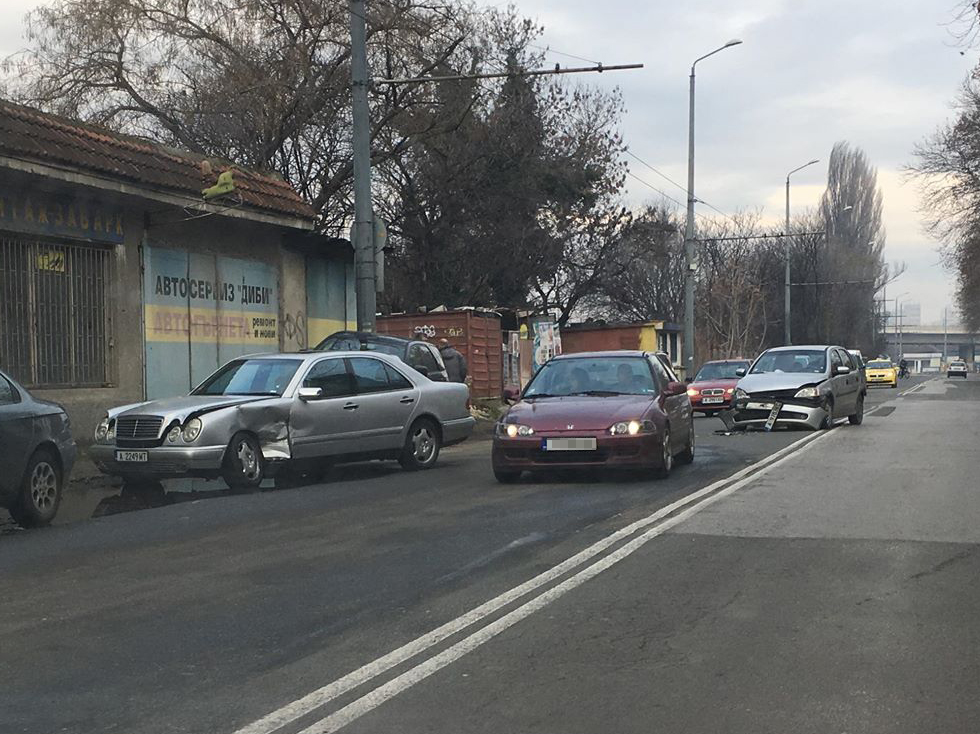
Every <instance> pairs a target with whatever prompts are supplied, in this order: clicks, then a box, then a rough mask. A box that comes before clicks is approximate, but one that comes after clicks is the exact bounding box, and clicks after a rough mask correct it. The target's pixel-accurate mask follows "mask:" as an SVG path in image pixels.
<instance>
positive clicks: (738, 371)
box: [735, 367, 747, 377]
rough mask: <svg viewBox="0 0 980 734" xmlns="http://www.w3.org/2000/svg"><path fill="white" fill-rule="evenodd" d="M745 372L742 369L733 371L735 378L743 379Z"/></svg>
mask: <svg viewBox="0 0 980 734" xmlns="http://www.w3.org/2000/svg"><path fill="white" fill-rule="evenodd" d="M746 371H747V370H746V369H745V368H744V367H739V368H738V369H736V370H735V376H736V377H745V373H746Z"/></svg>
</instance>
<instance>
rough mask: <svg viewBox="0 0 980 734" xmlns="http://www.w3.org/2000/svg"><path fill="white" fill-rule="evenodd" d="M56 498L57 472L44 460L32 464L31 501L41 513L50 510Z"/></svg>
mask: <svg viewBox="0 0 980 734" xmlns="http://www.w3.org/2000/svg"><path fill="white" fill-rule="evenodd" d="M57 500H58V472H56V471H55V468H54V467H53V466H51V464H49V463H48V462H46V461H39V462H38V463H37V464H35V465H34V471H33V472H32V473H31V502H33V503H34V507H35V508H36V509H37V510H38V511H39V512H41V513H47V512H50V511H51V509H52V508H53V507H54V504H55V502H57Z"/></svg>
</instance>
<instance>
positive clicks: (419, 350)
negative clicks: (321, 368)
mask: <svg viewBox="0 0 980 734" xmlns="http://www.w3.org/2000/svg"><path fill="white" fill-rule="evenodd" d="M314 350H315V351H317V352H382V353H383V354H390V355H391V356H393V357H398V359H400V360H401V361H402V362H404V363H405V364H407V365H408V366H409V367H412V368H413V369H415V370H417V371H419V372H421V373H422V374H423V375H425V376H426V377H428V378H429V379H430V380H434V381H436V382H448V381H449V375H448V374H447V373H446V365H445V364H444V363H443V361H442V355H441V354H439V350H438V349H436V348H435V347H434V346H432V345H431V344H429V343H428V342H424V341H419V340H418V339H403V338H402V337H400V336H387V335H383V334H369V333H367V332H364V331H338V332H336V333H334V334H331V335H330V336H328V337H327V338H326V339H324V340H323V341H322V342H320V343H319V344H317V345H316V347H314Z"/></svg>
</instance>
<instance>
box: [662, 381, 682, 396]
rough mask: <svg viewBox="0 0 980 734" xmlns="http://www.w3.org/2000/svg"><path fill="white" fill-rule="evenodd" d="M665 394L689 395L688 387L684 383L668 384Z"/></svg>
mask: <svg viewBox="0 0 980 734" xmlns="http://www.w3.org/2000/svg"><path fill="white" fill-rule="evenodd" d="M664 392H665V393H666V394H667V395H687V385H685V384H684V383H683V382H668V383H667V389H666V390H664Z"/></svg>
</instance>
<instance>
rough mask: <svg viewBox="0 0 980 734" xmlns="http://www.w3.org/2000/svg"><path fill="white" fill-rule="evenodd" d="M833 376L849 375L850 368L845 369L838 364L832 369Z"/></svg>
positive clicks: (845, 367)
mask: <svg viewBox="0 0 980 734" xmlns="http://www.w3.org/2000/svg"><path fill="white" fill-rule="evenodd" d="M834 374H835V375H849V374H851V368H850V367H847V366H845V365H842V364H839V365H837V367H836V368H834Z"/></svg>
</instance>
